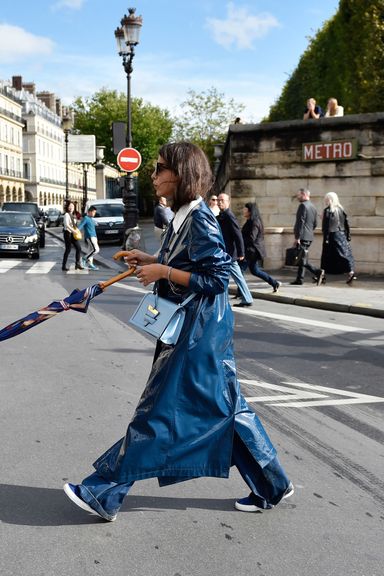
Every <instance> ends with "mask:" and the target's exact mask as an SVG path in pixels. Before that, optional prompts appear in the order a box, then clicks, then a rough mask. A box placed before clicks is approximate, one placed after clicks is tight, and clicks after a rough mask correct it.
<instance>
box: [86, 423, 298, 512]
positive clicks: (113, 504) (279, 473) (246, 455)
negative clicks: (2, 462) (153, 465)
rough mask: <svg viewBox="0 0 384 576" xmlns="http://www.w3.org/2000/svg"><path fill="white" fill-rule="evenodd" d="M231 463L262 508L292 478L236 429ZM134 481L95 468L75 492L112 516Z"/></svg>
mask: <svg viewBox="0 0 384 576" xmlns="http://www.w3.org/2000/svg"><path fill="white" fill-rule="evenodd" d="M231 464H232V465H234V466H236V467H237V469H238V470H239V472H240V474H241V476H242V478H243V480H244V481H245V482H246V483H247V485H248V487H249V488H250V490H251V491H252V492H253V494H254V495H255V496H256V501H257V506H259V507H260V508H263V509H268V508H273V506H275V505H276V504H278V503H279V502H280V500H281V498H282V497H283V495H284V492H285V491H286V489H287V488H288V486H289V479H288V477H287V475H286V473H285V472H284V469H283V468H282V466H281V464H280V462H279V459H278V458H277V456H276V457H275V458H274V459H273V460H272V461H271V462H269V464H267V465H266V466H264V468H262V467H261V466H260V465H259V464H258V463H257V462H256V460H255V459H254V457H253V456H252V454H251V453H250V452H249V450H248V448H247V447H246V446H245V444H244V443H243V442H242V440H241V439H240V437H239V436H238V434H237V433H236V432H235V434H234V439H233V452H232V463H231ZM133 484H134V483H133V482H131V483H122V484H117V483H116V482H111V481H109V480H105V479H104V478H103V477H102V476H100V475H99V474H98V473H97V472H94V473H93V474H91V475H90V476H88V477H87V478H85V479H84V480H83V481H82V483H81V484H78V485H77V486H76V494H77V496H80V498H82V500H84V501H85V502H87V504H89V505H90V506H91V507H92V508H93V509H94V510H96V511H97V512H99V514H100V515H101V516H103V518H106V519H107V520H110V519H111V517H112V516H115V514H117V513H118V511H119V510H120V507H121V505H122V503H123V500H124V498H125V496H126V495H127V494H128V492H129V490H130V489H131V487H132V486H133Z"/></svg>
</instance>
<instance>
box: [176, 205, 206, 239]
mask: <svg viewBox="0 0 384 576" xmlns="http://www.w3.org/2000/svg"><path fill="white" fill-rule="evenodd" d="M202 200H203V199H202V197H201V196H199V197H198V198H197V199H196V200H192V202H190V203H189V204H184V206H182V207H181V208H179V210H178V211H177V212H176V214H175V217H174V219H173V220H172V226H173V230H174V232H175V233H177V232H178V231H179V229H180V226H181V225H182V223H183V222H184V220H185V219H186V217H187V216H188V214H189V213H190V211H191V210H193V208H194V207H195V206H197V205H198V204H200V202H202Z"/></svg>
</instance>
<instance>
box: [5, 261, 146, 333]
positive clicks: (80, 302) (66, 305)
mask: <svg viewBox="0 0 384 576" xmlns="http://www.w3.org/2000/svg"><path fill="white" fill-rule="evenodd" d="M124 254H126V253H125V252H117V253H116V254H115V255H114V256H113V258H114V259H115V260H117V259H118V258H120V257H121V255H124ZM135 269H136V268H135V267H132V268H129V269H128V270H127V271H126V272H122V273H121V274H118V275H117V276H113V277H112V278H110V279H109V280H106V281H105V282H99V283H98V284H94V285H93V286H88V288H84V289H83V290H73V292H71V294H70V295H69V296H67V297H66V298H64V299H63V300H54V301H53V302H51V303H50V304H49V305H48V306H45V307H44V308H41V309H40V310H37V311H36V312H32V313H31V314H28V316H25V317H24V318H21V319H20V320H17V321H16V322H12V324H9V326H6V327H5V328H3V329H2V330H0V342H1V341H2V340H8V338H13V337H14V336H17V335H18V334H22V333H23V332H25V331H26V330H29V329H30V328H33V327H34V326H36V325H37V324H41V322H45V320H48V319H49V318H53V316H56V315H57V314H60V313H61V312H65V311H67V310H75V312H83V313H86V312H87V310H88V306H89V303H90V301H91V300H92V299H93V298H95V296H98V295H99V294H101V293H102V292H103V291H104V290H105V289H106V288H108V286H111V284H114V283H115V282H119V280H122V279H123V278H126V277H127V276H131V275H132V274H133V273H134V271H135Z"/></svg>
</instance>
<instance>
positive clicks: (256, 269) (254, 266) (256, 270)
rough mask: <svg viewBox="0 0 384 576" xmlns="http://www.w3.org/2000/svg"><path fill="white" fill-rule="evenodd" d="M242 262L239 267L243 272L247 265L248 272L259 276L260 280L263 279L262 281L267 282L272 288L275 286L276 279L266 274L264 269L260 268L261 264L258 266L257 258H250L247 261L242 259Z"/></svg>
mask: <svg viewBox="0 0 384 576" xmlns="http://www.w3.org/2000/svg"><path fill="white" fill-rule="evenodd" d="M243 262H244V263H243ZM243 262H242V263H241V264H240V268H241V269H242V271H243V272H245V271H246V269H247V267H248V268H249V271H250V273H251V274H252V275H253V276H257V277H258V278H261V279H262V280H264V282H267V284H269V285H270V286H272V287H273V288H275V287H276V286H277V280H275V279H274V278H272V276H270V275H269V274H267V272H266V271H265V270H263V269H262V268H261V266H259V261H258V260H250V261H249V262H247V261H246V260H243Z"/></svg>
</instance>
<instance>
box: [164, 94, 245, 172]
mask: <svg viewBox="0 0 384 576" xmlns="http://www.w3.org/2000/svg"><path fill="white" fill-rule="evenodd" d="M187 94H188V98H187V99H186V100H185V101H184V102H182V104H181V109H182V110H183V112H182V114H181V115H180V116H178V117H177V118H176V119H175V124H174V130H173V137H174V139H175V140H188V141H189V142H193V143H194V144H196V145H198V146H200V147H201V148H202V149H203V150H204V151H205V153H206V154H207V156H208V158H209V159H210V160H211V161H212V162H213V150H214V146H215V144H217V143H219V142H224V141H225V139H226V135H227V132H228V125H229V124H232V123H233V121H234V118H235V117H236V116H240V113H241V112H242V111H243V110H244V105H243V104H237V103H236V102H235V101H234V99H233V98H231V99H230V100H225V96H224V94H222V93H220V92H218V90H217V89H216V88H214V87H211V88H210V89H208V90H207V91H205V92H204V91H203V92H201V93H197V92H196V91H195V90H188V92H187Z"/></svg>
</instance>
